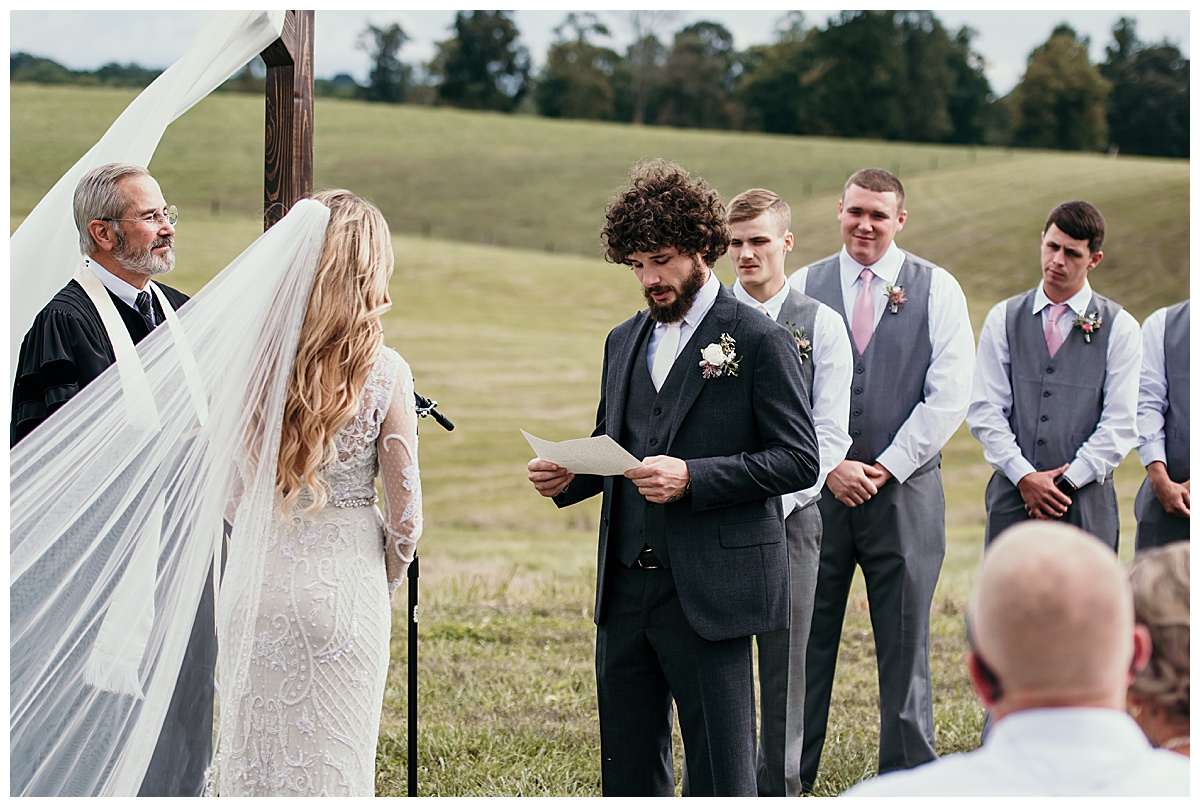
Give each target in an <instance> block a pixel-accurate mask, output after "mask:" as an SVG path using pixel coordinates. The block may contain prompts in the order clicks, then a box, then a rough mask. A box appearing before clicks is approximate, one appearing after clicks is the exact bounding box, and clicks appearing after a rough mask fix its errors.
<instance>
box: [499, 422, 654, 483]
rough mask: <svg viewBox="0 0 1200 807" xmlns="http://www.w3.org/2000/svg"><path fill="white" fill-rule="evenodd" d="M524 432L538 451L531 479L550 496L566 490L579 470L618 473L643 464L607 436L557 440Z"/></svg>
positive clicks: (530, 464) (607, 473)
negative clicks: (552, 440) (557, 441)
mask: <svg viewBox="0 0 1200 807" xmlns="http://www.w3.org/2000/svg"><path fill="white" fill-rule="evenodd" d="M521 434H523V435H525V439H526V440H527V441H528V442H529V446H530V448H532V449H533V451H534V453H535V454H537V457H536V458H535V459H532V460H530V461H529V481H530V482H532V483H533V486H534V488H536V489H537V492H538V493H540V494H542V495H543V496H547V497H549V498H554V497H555V496H557V495H558V494H559V493H562V491H563V489H564V488H566V486H567V485H568V484H570V482H571V480H572V479H574V478H575V474H577V473H579V474H595V475H597V476H617V475H620V474H624V473H625V472H626V471H628V470H630V469H631V468H636V467H638V466H639V465H640V464H641V463H639V462H638V461H637V460H636V459H635V458H634V456H633V455H632V454H630V453H629V452H628V451H626V450H625V449H623V448H621V446H620V445H618V444H617V443H616V441H614V440H613V439H612V438H611V437H609V436H607V435H602V436H600V437H584V438H580V439H577V440H564V441H562V442H560V443H555V442H551V441H550V440H543V439H541V438H540V437H534V436H533V435H532V434H530V433H529V432H527V431H525V430H524V429H522V430H521Z"/></svg>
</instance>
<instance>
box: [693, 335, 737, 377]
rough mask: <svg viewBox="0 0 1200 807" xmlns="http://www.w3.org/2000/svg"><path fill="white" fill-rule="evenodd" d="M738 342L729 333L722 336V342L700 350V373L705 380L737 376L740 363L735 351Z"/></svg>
mask: <svg viewBox="0 0 1200 807" xmlns="http://www.w3.org/2000/svg"><path fill="white" fill-rule="evenodd" d="M736 347H737V342H735V341H734V340H733V337H732V336H730V335H729V334H727V333H723V334H721V341H720V342H713V343H712V344H711V345H709V346H708V347H705V348H701V349H700V359H701V361H700V371H701V372H702V373H703V374H704V377H705V378H720V377H721V376H737V371H738V361H737V353H736V352H734V349H735V348H736Z"/></svg>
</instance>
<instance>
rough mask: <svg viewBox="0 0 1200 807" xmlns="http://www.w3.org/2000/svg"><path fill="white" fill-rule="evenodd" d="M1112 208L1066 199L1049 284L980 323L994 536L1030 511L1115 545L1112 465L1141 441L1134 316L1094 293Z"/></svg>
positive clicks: (1048, 253)
mask: <svg viewBox="0 0 1200 807" xmlns="http://www.w3.org/2000/svg"><path fill="white" fill-rule="evenodd" d="M1103 242H1104V217H1103V216H1102V215H1100V211H1099V210H1097V209H1096V208H1095V207H1093V206H1092V205H1090V204H1088V203H1087V202H1079V201H1076V202H1064V203H1063V204H1061V205H1059V206H1058V207H1056V208H1054V209H1053V210H1052V211H1050V215H1049V216H1048V217H1047V218H1046V224H1045V227H1044V228H1043V230H1042V242H1041V261H1042V282H1041V283H1040V284H1039V285H1038V287H1037V288H1034V289H1030V290H1029V291H1027V292H1024V293H1022V294H1018V295H1016V296H1015V297H1010V298H1009V299H1007V300H1004V301H1002V302H1000V303H997V304H996V306H995V307H993V308H992V310H991V311H989V312H988V316H987V319H986V320H985V321H984V323H983V329H982V330H981V331H980V333H979V357H978V359H977V361H976V362H975V379H974V383H973V385H972V389H971V404H970V408H969V409H968V410H967V425H968V426H970V428H971V434H972V435H974V436H975V439H977V440H978V441H979V442H980V443H982V444H983V458H984V459H985V460H987V462H988V463H989V464H990V465H991V466H992V467H993V468H995V469H996V473H995V474H993V475H992V478H991V481H989V482H988V486H987V492H986V494H985V502H986V505H987V529H986V534H985V539H984V540H985V545H986V544H990V543H991V541H992V539H994V538H995V537H996V536H997V535H999V534H1000V533H1001V532H1002V531H1003V530H1004V529H1005V528H1006V527H1010V526H1012V525H1013V524H1016V523H1018V522H1021V521H1024V520H1026V519H1030V518H1036V519H1060V520H1062V521H1065V522H1067V523H1069V524H1074V525H1075V526H1077V527H1079V528H1081V529H1083V530H1084V531H1085V532H1089V533H1091V534H1092V535H1095V536H1096V537H1097V538H1099V539H1100V540H1102V541H1104V542H1105V543H1106V544H1108V545H1109V546H1110V547H1112V548H1113V550H1114V551H1115V550H1116V548H1117V537H1118V532H1119V531H1120V522H1119V520H1118V518H1117V493H1116V491H1115V490H1114V489H1113V484H1112V472H1113V469H1114V468H1116V467H1117V465H1118V464H1119V463H1120V462H1121V460H1122V459H1124V457H1125V455H1126V454H1128V453H1129V452H1130V451H1131V450H1132V449H1133V447H1134V444H1135V442H1136V441H1137V422H1136V419H1137V396H1138V374H1139V372H1140V370H1141V363H1142V341H1141V334H1140V332H1139V330H1138V324H1137V320H1135V319H1134V318H1133V316H1132V315H1131V314H1130V313H1129V312H1127V311H1125V310H1124V309H1123V308H1122V307H1121V306H1120V305H1118V304H1116V303H1114V302H1112V301H1111V300H1109V299H1107V298H1105V297H1101V296H1100V295H1099V294H1096V293H1094V292H1093V291H1092V287H1091V284H1090V283H1089V282H1088V273H1089V272H1091V271H1092V270H1093V269H1095V268H1096V266H1097V264H1099V263H1100V261H1101V259H1102V258H1103V257H1104V253H1103V252H1101V251H1100V247H1101V246H1102V245H1103Z"/></svg>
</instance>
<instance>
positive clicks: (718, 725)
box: [555, 289, 818, 796]
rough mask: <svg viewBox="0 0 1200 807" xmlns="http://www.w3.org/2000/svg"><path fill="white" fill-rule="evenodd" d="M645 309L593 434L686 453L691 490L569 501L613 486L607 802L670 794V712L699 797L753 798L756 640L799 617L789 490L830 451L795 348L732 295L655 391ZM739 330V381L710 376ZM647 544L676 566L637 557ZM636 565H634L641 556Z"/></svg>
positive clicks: (622, 485)
mask: <svg viewBox="0 0 1200 807" xmlns="http://www.w3.org/2000/svg"><path fill="white" fill-rule="evenodd" d="M652 327H653V322H652V321H651V320H650V318H649V316H648V315H647V313H646V312H645V311H643V312H641V313H639V314H637V315H635V316H634V317H633V318H631V319H629V320H627V321H626V322H624V323H622V324H621V325H619V326H618V327H617V328H615V329H614V330H613V331H612V332H611V333H610V334H609V337H608V341H607V343H606V345H605V355H604V373H603V380H602V386H601V398H600V406H599V409H598V412H597V420H596V429H595V432H594V434H596V435H601V434H607V435H609V436H610V437H612V438H613V439H614V440H616V441H617V442H618V443H620V444H621V445H622V446H624V447H625V448H626V449H627V450H629V452H630V453H632V454H633V455H634V456H636V457H638V458H644V457H646V456H649V455H657V454H662V455H668V456H671V457H676V458H679V459H683V460H685V461H687V464H688V471H689V475H690V478H691V492H690V493H689V494H688V495H686V496H685V497H684V498H683V499H682V500H680V501H678V502H674V503H671V504H665V505H661V504H653V503H650V502H647V501H646V500H645V498H643V497H642V496H641V495H640V494H639V493H638V492H637V488H636V487H635V486H634V485H633V484H632V483H631V482H629V481H628V480H627V479H625V478H623V477H597V476H576V477H575V479H574V480H573V481H572V482H571V484H570V485H569V486H568V487H567V489H566V490H564V491H563V492H562V493H560V494H559V495H558V496H557V497H556V499H555V502H556V503H557V504H558V505H559V506H565V505H569V504H573V503H575V502H578V501H581V500H583V499H586V498H588V497H590V496H593V495H595V494H597V493H600V492H603V494H604V501H603V505H602V509H601V519H600V543H599V553H598V561H597V582H596V609H595V620H596V624H597V626H598V627H597V638H596V678H597V690H598V695H599V706H600V739H601V754H602V757H603V764H602V770H603V777H604V793H605V795H671V794H672V793H673V792H674V782H673V775H672V768H671V705H672V699H673V700H674V702H675V705H676V707H677V708H678V709H679V722H680V727H681V729H682V732H683V740H684V746H685V748H686V764H687V768H688V782H689V791H690V793H691V794H692V795H716V796H735V795H737V796H753V795H755V794H756V786H755V766H754V754H755V747H754V744H755V737H754V735H755V726H754V678H753V666H752V655H751V641H750V637H751V636H753V635H754V634H757V633H765V632H768V631H773V630H779V629H781V628H784V627H786V626H787V624H788V572H787V562H788V561H787V547H786V544H785V542H784V527H783V519H782V506H781V502H780V498H779V497H780V495H781V494H784V493H787V492H790V491H794V490H800V489H803V488H805V487H809V486H811V485H812V484H814V482H815V480H816V477H817V469H818V455H817V443H816V435H815V432H814V430H813V425H812V416H811V410H810V406H809V402H808V398H807V394H806V391H805V387H804V384H803V382H802V381H801V370H800V361H799V357H798V355H797V352H796V345H795V341H794V340H793V339H792V337H791V335H790V334H789V333H788V332H787V330H786V329H784V328H783V327H781V326H779V325H777V324H775V323H774V322H772V321H771V319H770V318H769V317H763V316H761V315H760V314H758V313H757V312H755V311H752V310H751V309H749V308H747V307H745V306H743V305H742V304H741V303H739V302H737V300H736V299H734V297H733V295H732V294H730V293H729V292H728V291H726V290H725V289H721V290H720V292H719V293H718V296H717V299H716V301H715V302H714V303H713V306H712V308H711V309H710V310H709V312H708V314H707V315H706V316H705V317H704V319H703V320H702V321H701V322H700V323H699V326H698V327H697V329H696V331H695V333H693V334H692V337H691V338H690V340H689V341H688V342H687V344H686V345H685V346H684V348H683V350H682V351H681V352H680V354H679V356H678V358H677V359H676V361H675V364H674V365H673V367H672V368H671V372H670V374H669V375H668V376H667V378H666V380H665V381H664V383H663V385H662V388H661V389H660V390H659V391H658V392H655V390H654V386H653V383H652V382H651V380H650V372H649V370H648V367H647V361H646V356H647V352H646V351H647V343H648V341H649V335H650V333H651V330H652ZM722 334H728V335H729V336H731V337H733V339H734V340H735V342H736V353H737V359H738V361H739V368H738V372H737V375H736V376H725V377H719V378H709V379H705V378H703V376H702V373H701V368H700V366H699V365H700V351H701V349H702V348H704V347H705V346H707V345H709V344H712V343H716V342H720V341H721V337H722ZM643 546H649V547H650V548H651V549H652V550H653V551H654V553H655V554H656V555H657V556H658V558H659V559H660V560H661V561H662V565H663V566H664V567H665V568H658V569H645V568H641V567H640V566H638V565H637V564H634V563H633V561H634V559H635V558H636V556H637V554H638V552H639V551H640V550H641V549H642V548H643ZM631 564H632V565H631Z"/></svg>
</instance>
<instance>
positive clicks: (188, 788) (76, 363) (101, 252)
mask: <svg viewBox="0 0 1200 807" xmlns="http://www.w3.org/2000/svg"><path fill="white" fill-rule="evenodd" d="M74 215H75V226H76V228H77V229H78V230H79V245H80V250H81V251H82V253H83V254H84V255H85V256H86V258H85V259H84V263H85V268H84V270H83V271H85V272H89V273H91V274H93V275H95V276H96V278H97V279H98V280H99V281H100V283H101V284H102V285H103V287H104V290H105V293H107V294H108V296H109V297H110V298H111V300H112V302H113V305H114V306H115V307H116V310H117V313H118V314H119V315H120V317H121V321H122V323H123V324H124V326H125V329H126V330H127V331H128V333H129V336H130V338H131V339H132V340H133V342H134V343H135V344H136V343H138V342H140V341H141V340H142V339H144V338H145V337H146V336H147V335H149V333H150V331H151V330H152V329H154V328H155V327H157V326H158V325H159V324H161V323H162V321H163V319H164V313H163V311H162V308H161V305H160V303H159V302H158V300H157V298H156V296H155V295H154V294H152V293H151V289H150V284H151V283H154V285H156V286H158V288H159V289H161V290H162V292H163V295H164V296H165V297H166V298H167V301H168V302H170V304H171V306H172V308H176V309H177V308H179V307H180V306H181V305H183V304H184V303H185V302H187V299H188V298H187V295H185V294H183V293H182V292H180V291H176V290H175V289H172V288H170V287H169V286H165V285H163V284H161V283H157V282H155V281H151V279H150V278H151V277H156V276H159V275H162V274H165V273H166V272H169V271H170V270H171V269H172V268H174V266H175V250H174V246H175V226H174V225H175V221H176V220H177V216H178V214H177V212H176V210H175V208H174V207H173V206H172V207H168V206H167V203H166V201H165V200H164V199H163V195H162V191H161V190H160V189H159V187H158V183H157V182H155V180H154V178H153V177H152V176H150V173H149V172H148V171H147V170H146V169H145V168H143V167H141V166H139V165H129V164H125V163H108V164H107V165H102V166H100V167H98V168H94V169H92V170H91V171H89V172H88V173H87V174H85V175H84V176H83V178H82V179H80V180H79V184H78V185H76V187H75V198H74ZM115 361H116V354H115V353H114V352H113V345H112V340H111V339H110V338H109V335H108V333H107V332H106V330H105V327H104V323H103V322H102V321H101V317H100V314H99V312H98V311H97V309H96V305H95V304H94V303H93V302H92V299H91V298H90V297H89V295H88V292H86V291H85V290H84V287H83V286H82V285H81V284H80V283H79V281H77V280H71V281H70V282H69V283H68V284H67V285H66V286H64V287H63V289H62V290H61V291H59V292H58V294H56V295H55V296H54V299H52V300H51V301H50V302H49V303H47V304H46V307H45V308H43V309H42V310H41V311H40V312H39V313H38V315H37V317H36V318H35V319H34V321H33V325H32V326H31V327H30V329H29V332H28V333H27V334H25V339H24V340H23V341H22V342H21V352H20V357H19V358H18V360H17V377H16V383H15V386H14V387H13V410H12V421H11V423H10V427H9V428H10V431H9V438H10V442H11V445H14V446H15V445H16V444H17V442H18V441H20V440H22V439H23V438H25V437H26V436H27V435H28V434H29V433H30V432H32V431H33V430H34V429H35V428H36V427H38V426H39V425H40V424H41V423H42V422H43V421H45V420H46V419H47V418H49V417H50V416H51V415H53V414H54V412H55V411H57V410H58V408H59V407H61V406H63V405H64V404H65V403H67V401H69V400H70V399H71V398H72V397H74V396H75V395H76V394H78V393H79V391H80V390H81V389H83V388H84V387H86V386H87V385H88V384H90V383H91V382H92V381H94V380H96V378H97V377H99V375H100V374H101V373H103V372H104V371H105V370H106V369H108V367H109V366H111V365H112V364H113V363H114V362H115ZM215 662H216V632H215V629H214V622H213V599H212V585H211V581H210V582H209V584H208V585H206V586H205V587H204V597H203V599H202V600H201V602H200V607H199V610H198V612H197V615H196V620H195V623H194V625H193V626H192V634H191V636H190V638H189V640H188V646H187V651H186V654H185V655H184V658H183V665H182V667H181V668H180V673H179V679H178V681H177V682H176V686H175V692H174V694H173V695H172V698H171V705H170V707H169V709H168V711H167V715H166V718H165V719H164V721H163V728H162V731H161V732H160V733H159V736H158V742H157V744H156V745H155V748H154V756H153V757H152V758H151V760H150V766H149V768H148V770H147V771H146V775H145V777H144V779H143V780H142V785H141V789H140V790H139V792H138V795H139V796H199V795H201V793H202V791H203V789H204V770H205V768H207V767H208V762H209V759H210V757H211V754H212V711H213V667H214V664H215Z"/></svg>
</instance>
